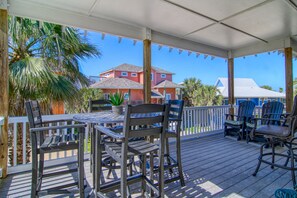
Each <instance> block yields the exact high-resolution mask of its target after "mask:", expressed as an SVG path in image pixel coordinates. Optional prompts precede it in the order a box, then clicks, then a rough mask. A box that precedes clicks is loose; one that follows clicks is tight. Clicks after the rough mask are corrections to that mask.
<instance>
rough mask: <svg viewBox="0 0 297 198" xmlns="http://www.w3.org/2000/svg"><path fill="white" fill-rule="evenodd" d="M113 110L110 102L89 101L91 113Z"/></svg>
mask: <svg viewBox="0 0 297 198" xmlns="http://www.w3.org/2000/svg"><path fill="white" fill-rule="evenodd" d="M107 110H111V104H110V102H109V101H108V100H92V99H89V113H92V112H99V111H107Z"/></svg>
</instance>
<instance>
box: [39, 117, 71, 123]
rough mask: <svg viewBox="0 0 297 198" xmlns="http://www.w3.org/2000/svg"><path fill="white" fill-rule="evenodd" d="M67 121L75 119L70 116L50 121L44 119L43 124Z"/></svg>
mask: <svg viewBox="0 0 297 198" xmlns="http://www.w3.org/2000/svg"><path fill="white" fill-rule="evenodd" d="M67 121H73V119H72V118H69V119H59V120H49V121H42V123H43V124H50V123H57V122H67Z"/></svg>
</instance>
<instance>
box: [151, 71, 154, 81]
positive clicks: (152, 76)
mask: <svg viewBox="0 0 297 198" xmlns="http://www.w3.org/2000/svg"><path fill="white" fill-rule="evenodd" d="M151 81H154V73H151Z"/></svg>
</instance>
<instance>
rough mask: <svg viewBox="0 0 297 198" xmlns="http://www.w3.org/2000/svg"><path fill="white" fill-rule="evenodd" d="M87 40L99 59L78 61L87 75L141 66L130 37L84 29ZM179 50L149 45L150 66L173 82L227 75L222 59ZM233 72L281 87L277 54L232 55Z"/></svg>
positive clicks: (139, 51) (280, 60) (210, 81)
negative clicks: (123, 66) (126, 65)
mask: <svg viewBox="0 0 297 198" xmlns="http://www.w3.org/2000/svg"><path fill="white" fill-rule="evenodd" d="M87 39H89V41H90V42H91V43H92V44H95V45H96V46H97V47H98V49H99V50H100V51H101V53H102V56H101V57H100V58H92V59H88V60H86V61H81V62H80V65H81V70H82V72H83V73H84V74H85V75H87V76H98V75H99V73H101V72H102V71H105V70H108V69H110V68H112V67H115V66H118V65H120V64H122V63H129V64H134V65H138V66H142V65H143V51H142V48H143V45H142V42H141V41H138V42H137V43H136V45H133V40H132V39H127V38H123V39H122V41H121V42H120V43H119V42H118V41H119V40H118V37H116V36H112V35H105V38H104V39H103V40H102V36H101V34H100V33H94V32H88V34H87ZM178 50H179V49H176V48H173V50H172V51H171V52H169V48H168V47H166V46H163V47H162V48H161V49H159V46H158V45H156V44H153V45H152V65H153V66H156V67H160V68H163V69H165V70H168V71H171V72H174V73H175V75H174V76H173V81H174V82H177V83H179V82H182V81H183V80H184V79H185V78H189V77H196V78H198V79H200V80H201V81H202V83H204V84H209V85H214V83H215V82H216V80H217V78H218V77H227V74H228V73H227V62H226V61H225V59H222V58H215V59H213V60H211V57H210V56H208V57H207V58H206V59H205V58H204V55H203V54H201V55H200V56H199V57H196V54H195V53H192V54H190V55H188V51H183V52H182V53H181V54H179V51H178ZM296 64H297V61H296V60H293V65H295V67H294V69H293V74H294V78H295V76H296V73H297V69H296V68H297V67H296ZM234 75H235V77H237V78H253V79H254V80H255V81H256V83H257V84H258V85H260V86H261V85H270V86H271V87H272V88H273V89H274V90H278V89H279V88H280V87H282V88H284V87H285V71H284V57H283V56H282V55H281V54H280V55H278V53H277V52H276V53H272V52H271V53H270V55H269V54H268V53H263V54H258V55H257V56H254V55H252V56H247V57H245V58H236V59H235V61H234Z"/></svg>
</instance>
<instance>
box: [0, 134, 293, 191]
mask: <svg viewBox="0 0 297 198" xmlns="http://www.w3.org/2000/svg"><path fill="white" fill-rule="evenodd" d="M174 149H175V148H174V145H173V144H172V145H171V150H172V151H174ZM279 149H281V148H279ZM258 154H259V146H256V145H255V144H246V143H245V142H237V141H235V140H232V139H229V138H224V137H223V135H222V134H219V135H213V136H208V137H203V138H195V139H191V140H187V141H183V142H182V162H183V169H184V176H185V180H186V186H185V187H181V186H180V184H179V182H175V183H171V184H168V185H165V193H166V195H167V196H168V197H272V196H273V194H274V191H275V190H276V189H278V188H283V187H285V188H292V182H291V175H290V172H288V171H286V170H282V169H278V168H275V169H271V168H270V167H269V166H268V165H264V164H262V166H261V169H260V171H259V172H258V175H257V176H256V177H253V176H252V173H253V171H254V169H255V167H256V164H257V157H258ZM276 160H282V159H278V158H277V159H276ZM89 167H90V166H89V161H87V162H85V170H86V171H85V172H86V177H87V180H88V183H89V185H92V182H91V174H90V171H89V170H90V169H89ZM65 168H67V166H66V165H65ZM47 171H51V170H50V169H49V170H47ZM113 174H114V176H115V177H118V175H119V174H117V173H113ZM74 177H75V176H74V175H67V176H65V175H64V176H61V177H59V178H57V177H55V178H49V179H47V180H45V181H44V185H43V188H46V187H52V186H54V185H56V184H59V183H66V182H69V183H71V182H72V181H73V178H74ZM30 182H31V174H30V172H26V173H19V174H14V175H9V176H8V177H7V178H6V179H5V180H0V197H29V195H30V187H31V184H30ZM132 188H133V189H137V188H138V186H133V187H132ZM90 190H91V188H90V186H88V188H87V189H86V193H88V192H90ZM134 192H135V191H134ZM119 195H120V194H119V193H118V192H115V193H110V194H108V196H109V197H116V196H119ZM48 196H49V195H48ZM52 197H64V196H57V195H53V196H52ZM71 197H78V195H77V194H73V195H72V196H71ZM133 197H140V196H139V194H138V193H137V192H135V194H134V195H133Z"/></svg>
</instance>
